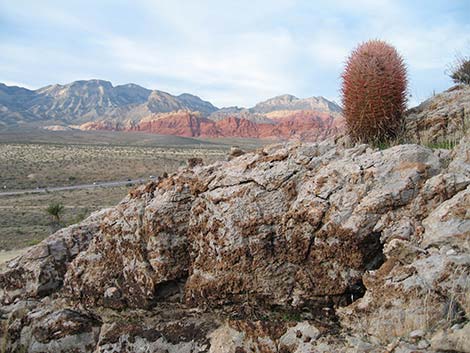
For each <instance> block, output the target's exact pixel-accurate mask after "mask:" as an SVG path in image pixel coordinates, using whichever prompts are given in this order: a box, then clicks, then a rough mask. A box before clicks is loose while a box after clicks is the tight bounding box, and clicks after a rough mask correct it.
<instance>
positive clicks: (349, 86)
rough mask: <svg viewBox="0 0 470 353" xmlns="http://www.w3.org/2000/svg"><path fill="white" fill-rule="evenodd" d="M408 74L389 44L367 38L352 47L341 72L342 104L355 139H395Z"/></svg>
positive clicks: (401, 117)
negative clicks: (367, 39) (365, 40)
mask: <svg viewBox="0 0 470 353" xmlns="http://www.w3.org/2000/svg"><path fill="white" fill-rule="evenodd" d="M407 83H408V80H407V73H406V67H405V63H404V61H403V58H402V57H401V56H400V55H399V53H398V52H397V50H396V49H395V48H394V47H392V46H391V45H389V44H387V43H386V42H384V41H381V40H370V41H367V42H365V43H362V44H360V45H359V46H358V47H357V48H356V49H354V50H353V52H352V53H351V55H350V56H349V58H348V59H347V62H346V67H345V69H344V72H343V74H342V88H341V93H342V104H343V114H344V117H345V120H346V125H347V128H348V132H349V135H350V136H351V138H352V139H353V140H354V141H359V142H373V143H381V142H384V141H387V140H390V139H393V138H395V137H396V136H397V135H398V134H399V132H400V130H401V128H402V124H403V113H404V111H405V109H406V94H407Z"/></svg>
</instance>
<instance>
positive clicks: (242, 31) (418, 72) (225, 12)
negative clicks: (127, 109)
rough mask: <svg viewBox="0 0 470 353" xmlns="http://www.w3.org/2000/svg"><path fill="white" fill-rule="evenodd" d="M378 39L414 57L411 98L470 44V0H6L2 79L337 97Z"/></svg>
mask: <svg viewBox="0 0 470 353" xmlns="http://www.w3.org/2000/svg"><path fill="white" fill-rule="evenodd" d="M370 38H380V39H384V40H386V41H388V42H389V43H391V44H393V45H394V46H396V48H397V49H398V50H399V52H400V53H401V54H402V55H403V56H404V58H405V61H406V63H407V65H408V71H409V79H410V88H409V91H410V94H411V95H412V98H411V104H414V103H416V102H419V101H421V100H423V99H426V98H428V97H429V96H430V95H432V92H433V91H434V90H435V91H436V92H439V91H442V90H444V89H446V88H448V87H449V86H450V85H451V81H450V79H449V78H448V77H447V76H446V75H445V73H444V71H445V70H446V66H447V65H448V64H449V62H451V61H452V59H453V57H454V56H455V55H456V54H457V53H459V52H460V53H462V54H470V1H468V0H443V1H440V0H435V1H424V0H423V1H396V0H394V1H387V0H383V1H380V0H328V1H314V0H298V1H296V0H260V1H257V0H233V1H228V0H166V1H160V0H153V1H151V0H133V1H131V0H129V1H120V0H112V1H111V0H80V1H73V0H66V1H65V0H60V1H38V0H30V1H27V0H24V1H23V0H0V82H4V83H6V84H10V85H13V84H14V85H20V86H25V87H28V88H39V87H42V86H45V85H48V84H51V83H62V84H63V83H68V82H71V81H74V80H79V79H90V78H99V79H104V80H109V81H111V82H112V83H113V84H114V85H117V84H123V83H129V82H132V83H137V84H140V85H142V86H144V87H148V88H152V89H159V90H164V91H167V92H170V93H172V94H180V93H183V92H188V93H192V94H196V95H198V96H200V97H201V98H203V99H206V100H209V101H211V102H212V103H213V104H215V105H217V106H231V105H239V106H252V105H253V104H255V103H256V102H258V101H261V100H264V99H267V98H269V97H272V96H275V95H279V94H284V93H290V94H294V95H296V96H298V97H302V98H303V97H309V96H317V95H322V96H325V97H327V98H329V99H333V100H337V101H338V99H339V98H338V97H339V87H340V79H339V77H340V74H341V71H342V68H343V65H344V62H345V59H346V57H347V55H348V53H349V52H350V51H351V50H352V49H353V48H354V47H355V46H356V45H357V44H358V43H359V42H361V41H364V40H367V39H370Z"/></svg>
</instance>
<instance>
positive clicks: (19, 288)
mask: <svg viewBox="0 0 470 353" xmlns="http://www.w3.org/2000/svg"><path fill="white" fill-rule="evenodd" d="M469 144H470V141H469V140H468V138H467V139H463V140H462V141H461V143H460V145H459V146H458V147H457V148H456V149H455V150H454V151H453V152H452V153H451V152H449V151H446V150H431V149H428V148H425V147H422V146H418V145H400V146H395V147H392V148H389V149H386V150H383V151H380V150H376V149H371V148H370V147H368V146H366V145H359V146H356V147H353V148H346V147H343V146H341V144H340V143H335V142H334V141H325V142H322V143H317V144H301V143H288V144H282V145H276V146H269V147H266V148H264V149H262V150H259V151H257V152H255V153H248V154H244V155H242V156H239V157H237V158H233V159H232V160H230V161H226V162H218V163H216V164H213V165H210V166H201V165H196V166H194V167H192V168H186V169H182V170H180V171H179V172H178V173H176V174H174V175H171V176H169V177H168V178H165V179H161V180H159V181H158V182H152V183H149V184H147V185H145V186H141V187H139V188H137V189H134V190H133V191H131V192H130V194H129V195H128V196H127V197H126V198H125V199H124V200H123V201H122V202H121V203H120V204H118V205H117V206H115V207H113V208H110V209H106V210H102V211H100V212H98V213H95V214H93V215H92V216H90V217H89V218H88V219H86V220H85V221H83V222H82V223H80V224H78V225H74V226H71V227H69V228H66V229H63V230H61V231H59V232H57V233H56V234H54V235H52V236H50V237H49V238H48V239H46V240H44V241H43V242H42V243H40V244H38V245H37V246H35V247H33V248H32V249H31V250H30V251H29V252H28V253H26V254H25V255H23V256H22V257H20V258H17V259H15V260H13V261H10V262H9V263H8V264H7V265H6V266H5V267H4V268H3V270H2V272H1V273H0V299H1V302H2V303H3V307H2V310H3V313H4V314H3V333H2V335H3V337H2V339H3V341H4V342H5V344H4V349H3V350H4V351H6V352H18V351H21V350H27V351H31V352H46V351H54V352H134V351H146V352H164V351H167V352H237V353H240V352H350V351H359V352H366V351H367V352H383V351H384V347H388V348H387V349H388V351H389V352H392V351H395V352H428V351H429V352H433V351H442V350H444V351H446V350H447V351H459V350H460V351H464V352H466V351H468V349H467V348H468V345H466V344H467V343H468V339H467V338H465V337H468V336H467V335H466V334H465V333H466V332H468V331H469V330H470V326H469V324H467V320H468V316H467V315H468V313H469V310H470V297H469V295H468V293H469V286H470V285H469V268H470V255H469V250H470V248H469V245H468V241H469V240H468V239H469V237H470V215H469V210H470V197H469V196H470V189H469V185H470V159H469V157H468V151H469ZM416 331H420V332H416ZM465 339H467V341H465ZM449 347H450V348H449ZM462 347H463V348H462ZM465 347H467V348H465ZM418 349H420V350H418ZM466 349H467V350H466Z"/></svg>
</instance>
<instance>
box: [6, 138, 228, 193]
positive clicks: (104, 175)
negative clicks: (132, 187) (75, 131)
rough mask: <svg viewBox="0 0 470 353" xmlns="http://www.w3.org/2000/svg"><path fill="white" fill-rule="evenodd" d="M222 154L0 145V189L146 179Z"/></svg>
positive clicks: (189, 150) (222, 153)
mask: <svg viewBox="0 0 470 353" xmlns="http://www.w3.org/2000/svg"><path fill="white" fill-rule="evenodd" d="M225 155H226V150H223V149H218V148H214V149H207V148H204V149H202V148H201V149H198V148H196V147H192V148H189V147H188V148H186V147H184V146H183V147H181V148H179V147H174V148H156V147H139V146H95V145H58V144H0V188H2V189H4V190H12V189H29V188H35V187H51V186H62V185H78V184H87V183H93V182H95V181H114V180H127V179H129V178H131V179H134V178H148V177H149V175H161V174H162V173H164V172H173V171H175V170H176V169H177V168H179V167H180V166H182V165H184V163H185V161H186V160H187V159H188V158H191V157H200V158H202V159H203V160H204V162H206V163H209V162H212V161H215V160H217V159H221V158H224V156H225Z"/></svg>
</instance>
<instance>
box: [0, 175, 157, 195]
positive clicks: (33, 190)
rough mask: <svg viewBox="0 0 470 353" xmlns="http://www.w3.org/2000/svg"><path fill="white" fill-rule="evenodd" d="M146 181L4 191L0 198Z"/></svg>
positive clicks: (135, 180)
mask: <svg viewBox="0 0 470 353" xmlns="http://www.w3.org/2000/svg"><path fill="white" fill-rule="evenodd" d="M147 181H149V179H133V180H122V181H104V182H97V183H94V184H82V185H72V186H53V187H50V188H39V189H27V190H17V191H5V192H0V197H2V196H15V195H24V194H41V193H46V192H53V191H65V190H80V189H93V188H98V187H112V186H124V185H128V184H132V185H135V184H140V183H144V182H147Z"/></svg>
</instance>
